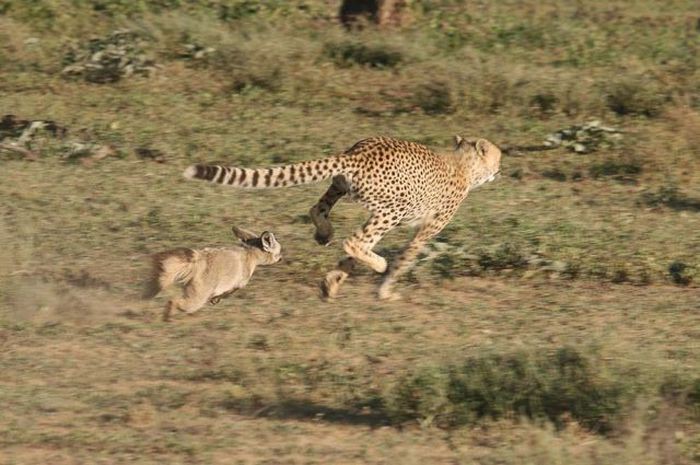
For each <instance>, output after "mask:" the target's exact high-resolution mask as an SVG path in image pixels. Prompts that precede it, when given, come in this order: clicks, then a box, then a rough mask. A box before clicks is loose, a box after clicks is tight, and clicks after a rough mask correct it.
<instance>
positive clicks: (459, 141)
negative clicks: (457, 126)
mask: <svg viewBox="0 0 700 465" xmlns="http://www.w3.org/2000/svg"><path fill="white" fill-rule="evenodd" d="M462 142H464V139H463V138H462V136H460V135H459V134H457V135H456V136H455V149H458V148H459V147H460V146H461V145H462Z"/></svg>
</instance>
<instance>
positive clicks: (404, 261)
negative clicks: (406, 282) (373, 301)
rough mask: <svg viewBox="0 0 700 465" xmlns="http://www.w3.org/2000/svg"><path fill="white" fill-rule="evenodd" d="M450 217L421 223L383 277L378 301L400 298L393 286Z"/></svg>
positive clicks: (436, 218) (435, 218)
mask: <svg viewBox="0 0 700 465" xmlns="http://www.w3.org/2000/svg"><path fill="white" fill-rule="evenodd" d="M451 217H452V215H449V216H448V217H440V216H437V217H434V218H432V219H430V220H429V221H427V222H425V223H423V225H422V226H421V227H420V228H419V229H418V230H417V231H416V235H415V236H414V237H413V239H412V240H411V242H409V243H408V245H407V246H406V248H405V249H404V251H403V252H402V253H401V255H399V257H398V258H397V259H396V260H395V261H394V263H392V265H391V267H390V269H389V271H388V272H387V274H386V276H385V277H384V281H382V284H381V285H380V286H379V292H378V294H379V299H381V300H398V299H399V298H400V295H399V294H398V293H396V292H395V291H394V290H393V287H394V284H396V281H398V279H399V278H400V277H401V276H403V275H404V274H406V272H407V271H408V270H410V269H411V267H413V265H414V264H415V262H416V257H418V254H419V253H420V252H421V251H422V250H423V248H424V247H425V244H426V243H427V242H428V241H429V240H430V239H432V238H433V237H434V236H435V235H436V234H438V233H439V232H440V231H442V229H443V228H444V227H445V225H446V224H447V223H448V222H449V220H450V218H451Z"/></svg>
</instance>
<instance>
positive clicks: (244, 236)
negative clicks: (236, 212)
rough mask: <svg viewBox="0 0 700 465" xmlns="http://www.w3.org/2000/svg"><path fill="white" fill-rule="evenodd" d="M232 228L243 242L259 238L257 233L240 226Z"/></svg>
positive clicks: (234, 233)
mask: <svg viewBox="0 0 700 465" xmlns="http://www.w3.org/2000/svg"><path fill="white" fill-rule="evenodd" d="M231 230H232V231H233V235H234V236H236V237H237V238H239V239H240V240H242V241H243V242H246V241H249V240H251V239H257V238H258V235H257V234H254V233H252V232H250V231H247V230H245V229H241V228H239V227H238V226H234V227H232V228H231Z"/></svg>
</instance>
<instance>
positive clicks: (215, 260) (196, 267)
mask: <svg viewBox="0 0 700 465" xmlns="http://www.w3.org/2000/svg"><path fill="white" fill-rule="evenodd" d="M233 234H234V235H235V236H236V237H238V238H239V239H240V240H241V245H237V246H232V247H217V248H213V247H207V248H204V249H188V248H178V249H173V250H168V251H166V252H160V253H157V254H155V255H153V270H152V276H151V279H150V281H149V282H148V284H147V288H146V290H145V292H144V298H153V297H155V296H156V295H157V294H158V293H159V292H160V291H162V290H163V289H165V288H167V287H169V286H171V285H172V284H175V283H178V284H180V285H182V287H183V291H184V292H183V297H181V298H175V299H171V300H170V301H168V303H167V305H166V306H165V310H164V311H163V321H168V320H169V319H170V315H171V313H172V312H173V310H176V309H177V310H180V311H183V312H185V313H188V314H192V313H195V312H196V311H198V310H199V309H200V308H202V307H203V306H204V305H205V304H206V303H207V302H209V303H210V304H212V305H215V304H217V303H218V302H219V301H220V300H221V299H222V298H224V297H227V296H228V295H230V294H232V293H234V292H235V291H237V290H238V289H241V288H242V287H245V285H246V284H248V281H249V280H250V278H251V276H253V273H254V272H255V268H256V267H257V266H258V265H271V264H273V263H277V262H278V261H279V260H280V258H282V247H281V246H280V244H279V242H277V239H275V236H274V234H272V233H271V232H268V231H265V232H263V233H262V234H261V235H260V236H258V235H256V234H253V233H251V232H248V231H246V230H244V229H241V228H237V227H235V226H234V227H233Z"/></svg>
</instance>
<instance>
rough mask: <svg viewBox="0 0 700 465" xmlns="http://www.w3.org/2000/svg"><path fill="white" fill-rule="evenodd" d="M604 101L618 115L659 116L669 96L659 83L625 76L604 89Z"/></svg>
mask: <svg viewBox="0 0 700 465" xmlns="http://www.w3.org/2000/svg"><path fill="white" fill-rule="evenodd" d="M605 101H606V104H607V106H608V108H609V109H610V110H612V111H613V112H614V113H615V114H617V115H619V116H646V117H650V118H651V117H655V116H659V115H660V114H661V112H662V111H663V109H664V105H665V104H666V103H667V102H668V101H669V97H668V96H667V95H664V93H663V92H662V91H661V90H660V89H659V85H658V84H657V83H656V82H654V81H651V80H649V79H637V78H625V79H622V80H619V81H616V82H612V83H610V84H609V85H608V86H607V88H606V89H605Z"/></svg>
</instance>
